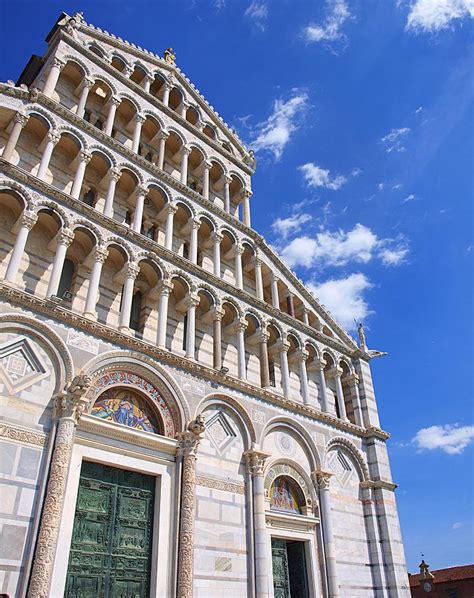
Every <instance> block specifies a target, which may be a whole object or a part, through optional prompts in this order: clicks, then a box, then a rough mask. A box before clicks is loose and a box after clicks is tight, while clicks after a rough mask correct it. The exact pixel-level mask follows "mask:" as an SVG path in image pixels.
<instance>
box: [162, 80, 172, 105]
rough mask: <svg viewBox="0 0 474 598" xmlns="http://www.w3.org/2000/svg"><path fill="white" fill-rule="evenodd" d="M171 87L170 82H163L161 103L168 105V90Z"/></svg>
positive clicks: (169, 90)
mask: <svg viewBox="0 0 474 598" xmlns="http://www.w3.org/2000/svg"><path fill="white" fill-rule="evenodd" d="M172 89H173V86H172V85H171V83H163V104H164V105H165V106H168V105H169V101H170V92H171V90H172Z"/></svg>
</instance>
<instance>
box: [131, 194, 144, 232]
mask: <svg viewBox="0 0 474 598" xmlns="http://www.w3.org/2000/svg"><path fill="white" fill-rule="evenodd" d="M147 193H148V189H147V188H146V187H143V186H142V185H140V186H138V187H137V190H136V201H135V213H134V215H133V223H132V230H134V231H135V232H137V233H139V232H141V230H142V220H143V208H144V206H145V197H146V196H147Z"/></svg>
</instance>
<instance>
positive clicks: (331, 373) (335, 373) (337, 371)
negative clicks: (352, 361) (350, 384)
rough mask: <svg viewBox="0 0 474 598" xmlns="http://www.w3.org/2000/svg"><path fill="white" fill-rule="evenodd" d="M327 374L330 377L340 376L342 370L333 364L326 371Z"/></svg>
mask: <svg viewBox="0 0 474 598" xmlns="http://www.w3.org/2000/svg"><path fill="white" fill-rule="evenodd" d="M327 374H328V376H329V377H331V378H341V376H342V374H343V372H342V368H340V367H337V366H333V367H332V368H330V369H329V370H328V371H327Z"/></svg>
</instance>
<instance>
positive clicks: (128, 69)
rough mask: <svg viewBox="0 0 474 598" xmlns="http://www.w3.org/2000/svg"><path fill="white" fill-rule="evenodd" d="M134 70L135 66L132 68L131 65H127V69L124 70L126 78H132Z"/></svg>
mask: <svg viewBox="0 0 474 598" xmlns="http://www.w3.org/2000/svg"><path fill="white" fill-rule="evenodd" d="M134 70H135V69H134V68H133V66H130V65H129V64H126V65H125V68H124V69H123V74H124V75H125V76H126V77H130V76H131V75H132V74H133V71H134Z"/></svg>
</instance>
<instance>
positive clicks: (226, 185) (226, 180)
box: [224, 175, 232, 214]
mask: <svg viewBox="0 0 474 598" xmlns="http://www.w3.org/2000/svg"><path fill="white" fill-rule="evenodd" d="M231 182H232V179H231V177H230V176H227V175H224V211H226V212H227V213H228V214H230V184H231Z"/></svg>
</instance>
